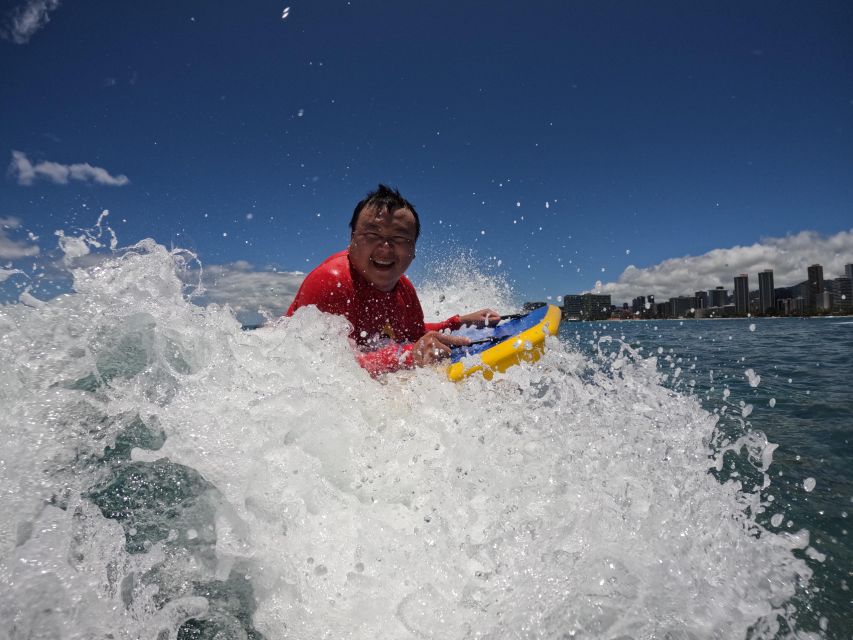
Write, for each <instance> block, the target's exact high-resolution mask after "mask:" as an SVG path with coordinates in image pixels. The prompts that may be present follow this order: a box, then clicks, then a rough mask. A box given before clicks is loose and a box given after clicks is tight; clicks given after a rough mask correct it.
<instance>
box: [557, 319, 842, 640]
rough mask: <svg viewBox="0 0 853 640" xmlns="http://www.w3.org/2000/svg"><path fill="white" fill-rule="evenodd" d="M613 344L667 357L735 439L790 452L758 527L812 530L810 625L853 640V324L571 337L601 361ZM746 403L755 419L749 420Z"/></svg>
mask: <svg viewBox="0 0 853 640" xmlns="http://www.w3.org/2000/svg"><path fill="white" fill-rule="evenodd" d="M602 336H612V337H617V338H619V339H620V340H623V341H625V342H628V343H630V344H631V345H633V346H634V347H636V348H639V349H641V353H644V354H645V355H656V356H658V358H659V359H660V360H659V367H660V369H661V371H663V372H669V374H670V376H671V377H670V379H669V380H668V381H667V382H666V384H667V385H668V386H669V387H671V388H674V389H677V390H679V392H682V393H689V394H693V395H695V396H696V397H698V398H699V399H700V400H701V401H702V404H703V406H704V407H705V408H706V409H707V410H709V411H712V412H714V413H715V414H717V415H721V418H722V419H721V423H720V425H719V426H720V429H721V432H722V433H723V434H726V435H728V436H730V437H737V436H738V435H739V434H743V433H745V432H747V431H749V430H753V429H754V430H758V431H761V432H763V433H764V434H766V436H767V438H768V440H770V441H771V442H773V443H775V444H777V445H778V448H777V449H776V450H775V451H774V454H773V467H772V469H773V472H772V473H771V478H772V483H771V485H770V486H769V487H768V488H767V489H766V490H764V491H763V492H762V495H763V496H766V499H767V500H770V501H771V502H770V504H768V505H767V507H766V509H765V511H764V512H763V513H761V514H760V515H759V516H758V518H757V520H758V521H759V522H761V523H762V524H764V525H765V526H766V527H768V528H769V529H770V530H784V529H792V530H796V529H799V528H805V529H808V530H809V531H810V532H811V534H812V543H813V546H814V548H815V549H816V550H817V551H818V552H819V553H818V554H811V555H806V554H802V557H803V558H804V559H805V561H806V562H807V563H808V564H809V566H810V567H811V568H812V569H813V570H814V582H813V585H812V587H811V588H810V589H809V590H808V591H809V594H808V597H806V598H804V600H805V602H806V607H805V610H806V611H808V612H809V613H808V615H801V618H800V621H801V622H804V621H805V620H806V618H809V619H810V622H811V623H812V624H817V625H818V626H819V623H820V619H821V618H825V619H826V621H827V622H828V623H829V624H828V628H829V629H830V630H831V631H830V633H829V635H828V637H833V638H847V637H851V636H850V629H851V624H853V623H851V621H852V620H853V593H851V591H850V586H851V582H853V580H851V577H853V541H851V538H850V534H849V529H850V523H851V518H850V514H851V513H853V318H849V317H837V318H790V319H788V318H774V319H762V318H755V319H731V320H693V321H691V320H685V321H681V320H664V321H660V320H649V321H631V322H609V323H608V322H601V323H568V324H565V325H563V327H562V332H561V337H562V338H563V339H564V340H566V341H567V342H568V343H570V344H574V345H576V346H577V347H578V348H579V349H581V350H582V351H584V352H585V353H589V354H591V355H595V356H598V355H599V354H600V352H601V351H602V350H603V351H604V353H608V352H612V348H608V347H609V345H608V344H607V343H606V342H605V343H602V342H601V341H600V339H601V337H602ZM678 369H680V370H681V373H680V375H678V377H674V376H673V373H674V372H675V371H676V370H678ZM748 370H752V372H753V375H751V376H750V375H749V374H747V371H748ZM755 376H760V381H759V380H757V379H756V378H755ZM750 378H751V379H752V381H753V384H755V386H752V384H750ZM727 392H728V393H727ZM746 405H749V406H750V407H751V412H749V411H748V412H747V413H748V415H747V416H746V417H743V414H744V413H745V412H744V408H745V406H746ZM808 479H813V481H814V488H813V489H811V490H810V491H806V490H805V489H804V483H805V482H806V481H807V480H808ZM809 484H811V482H810V483H809ZM777 514H781V516H782V517H781V518H780V517H779V516H778V515H777ZM774 515H776V518H775V520H773V522H775V523H778V524H777V525H774V524H773V523H771V520H772V518H773V516H774ZM798 553H799V552H798Z"/></svg>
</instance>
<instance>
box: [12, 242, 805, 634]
mask: <svg viewBox="0 0 853 640" xmlns="http://www.w3.org/2000/svg"><path fill="white" fill-rule="evenodd" d="M60 244H61V248H62V249H63V250H64V252H65V258H66V263H67V268H68V270H69V271H70V272H71V274H72V275H73V283H74V284H73V291H72V292H71V293H68V294H64V295H61V296H58V297H56V298H54V299H51V300H48V301H38V300H36V299H35V298H34V297H33V296H32V295H29V294H28V295H27V296H24V297H22V299H21V300H22V301H21V302H19V303H16V304H9V305H4V306H2V307H0V407H2V412H0V434H2V436H3V440H4V442H3V447H2V453H0V621H2V624H0V638H4V639H6V638H8V639H18V638H69V639H71V638H74V639H77V638H80V639H83V638H128V639H129V638H151V639H152V640H155V639H156V640H167V639H170V638H255V639H257V638H268V639H270V640H272V639H278V638H300V639H306V640H308V639H318V638H353V639H360V638H364V639H367V638H388V639H398V638H400V639H405V638H441V639H454V638H460V639H462V638H495V639H497V638H604V639H609V640H617V639H622V640H627V639H629V638H630V639H635V640H639V639H642V638H696V639H698V638H721V639H722V638H726V639H728V638H750V639H753V638H782V637H799V638H811V637H820V636H819V635H817V634H815V633H807V632H803V631H802V630H798V628H797V615H798V606H799V605H798V604H797V603H798V602H800V600H799V599H798V598H800V596H802V594H803V593H804V592H807V590H808V588H809V584H810V580H811V578H812V574H811V570H810V569H809V568H808V566H807V565H806V563H805V561H804V560H803V559H802V558H801V556H802V554H803V552H809V550H810V547H809V532H808V531H807V530H800V531H792V532H776V531H771V530H768V529H766V528H765V527H763V526H762V525H761V524H760V523H759V522H758V521H757V516H758V515H759V514H761V513H763V512H764V511H765V510H766V509H767V508H768V502H767V500H766V499H765V497H764V493H763V492H764V491H765V490H766V489H767V487H768V486H770V483H771V482H772V465H773V450H774V448H775V445H774V444H773V443H770V442H768V441H767V439H766V437H765V436H764V435H763V434H762V433H760V432H757V431H750V430H747V431H746V432H745V433H743V434H742V435H740V436H739V437H736V438H735V437H731V438H728V437H725V436H724V434H722V433H721V432H720V430H719V428H718V427H719V425H718V420H719V416H717V415H714V414H712V413H710V412H708V411H706V410H705V409H703V408H702V407H701V405H700V403H699V401H698V400H697V399H696V398H695V397H693V396H692V395H691V394H690V393H689V392H688V391H686V390H685V391H684V392H677V391H674V390H673V389H672V388H671V387H670V386H667V385H666V384H665V381H664V379H663V377H664V374H662V373H661V370H660V369H659V367H658V366H657V359H656V358H657V355H656V354H651V355H646V354H641V353H639V352H637V351H636V350H634V349H632V347H631V346H630V345H628V344H619V345H618V346H617V347H616V348H614V347H613V344H612V340H611V339H610V338H609V337H606V338H602V340H606V341H607V342H608V349H607V350H606V351H602V352H601V353H600V357H590V356H589V355H584V354H582V353H581V352H579V351H578V350H577V349H576V348H574V347H572V346H571V344H570V343H569V341H568V340H564V339H558V338H549V341H548V349H547V352H546V354H545V355H544V357H543V358H542V359H541V360H540V361H539V362H537V363H535V364H532V365H530V364H526V365H523V366H517V367H514V368H512V369H510V370H509V371H508V372H507V373H506V374H503V375H497V376H495V379H494V380H492V381H491V382H486V381H484V380H482V379H481V378H472V379H469V380H467V381H464V382H462V383H459V384H453V383H450V382H448V381H447V380H446V379H445V376H444V372H443V371H442V370H441V369H429V368H427V369H418V370H414V371H405V372H400V373H397V374H392V375H388V376H385V377H383V378H380V379H372V378H371V377H370V376H369V375H368V374H367V373H366V372H365V371H363V370H362V369H360V368H359V367H358V365H357V364H356V362H355V360H354V358H353V355H352V349H351V346H350V344H349V341H348V338H347V333H348V327H347V323H346V321H345V320H343V319H342V318H338V317H332V316H328V315H325V314H322V313H320V312H318V311H316V309H313V308H306V309H301V310H299V312H297V313H296V314H295V315H294V316H293V317H292V318H281V319H275V320H273V321H272V322H270V323H269V324H268V325H267V326H265V327H263V328H261V329H258V330H254V331H244V330H243V329H242V328H241V325H240V323H239V322H238V321H237V319H236V318H235V316H234V313H233V312H232V311H231V310H230V309H229V308H228V307H223V306H216V305H211V306H207V307H201V306H198V305H196V304H194V303H193V296H194V294H197V293H198V288H197V287H195V286H193V285H189V286H188V284H187V283H188V282H192V280H193V275H192V274H193V272H194V271H193V270H194V269H197V265H196V264H195V261H194V258H193V256H191V254H188V253H187V252H185V251H182V250H169V249H167V248H165V247H163V246H161V245H158V244H156V243H155V242H154V241H152V240H145V241H142V242H140V243H137V244H135V245H133V246H130V247H125V248H119V247H117V245H116V243H115V242H114V238H113V241H112V242H109V243H104V242H100V244H97V243H96V241H95V240H94V239H93V237H92V236H87V235H84V236H80V237H66V236H60ZM108 244H109V245H111V248H108V247H107V246H106V245H108ZM94 249H98V250H100V251H102V252H104V251H105V254H102V259H99V260H88V261H80V260H79V259H80V258H81V257H89V258H91V257H92V256H91V254H90V251H91V250H94ZM81 262H82V264H81ZM445 268H452V266H451V267H445ZM468 268H469V266H466V267H465V269H463V270H462V271H463V272H464V271H465V270H466V269H468ZM443 282H444V284H442V280H437V281H434V282H433V283H431V284H430V283H427V284H426V285H424V286H423V287H421V289H420V293H421V296H422V300H423V303H424V304H423V306H424V309H425V311H426V313H427V316H428V319H436V318H442V317H447V316H449V315H452V314H453V313H457V312H459V311H461V310H467V309H471V308H479V307H481V306H492V307H495V306H497V307H499V308H500V309H501V310H502V311H504V310H506V311H511V310H513V307H514V306H517V305H516V304H515V302H514V300H513V299H512V294H511V292H510V291H507V290H505V289H504V288H502V287H501V286H498V285H496V284H495V282H494V281H492V280H491V279H490V278H488V277H486V276H483V275H482V274H479V273H476V272H473V273H467V276H466V277H464V278H461V279H460V278H454V279H453V280H444V281H443ZM446 282H453V284H452V285H449V286H448V285H447V284H446ZM463 303H464V304H463ZM734 469H738V470H739V471H733V470H734ZM744 469H747V470H749V473H745V472H744V471H743V470H744Z"/></svg>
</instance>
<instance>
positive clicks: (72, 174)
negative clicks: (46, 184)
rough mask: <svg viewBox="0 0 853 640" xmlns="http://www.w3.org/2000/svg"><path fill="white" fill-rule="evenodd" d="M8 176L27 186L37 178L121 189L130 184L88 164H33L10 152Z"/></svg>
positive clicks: (19, 153)
mask: <svg viewBox="0 0 853 640" xmlns="http://www.w3.org/2000/svg"><path fill="white" fill-rule="evenodd" d="M9 175H10V176H12V177H13V178H15V179H17V181H18V184H20V185H24V186H29V185H31V184H33V183H34V182H35V181H36V179H37V178H44V179H45V180H48V181H50V182H53V183H55V184H68V181H69V180H79V181H81V182H94V183H96V184H104V185H108V186H112V187H123V186H124V185H126V184H129V183H130V180H128V178H127V176H125V175H118V176H113V175H110V173H109V172H108V171H107V170H106V169H102V168H101V167H93V166H92V165H90V164H89V163H88V162H82V163H77V164H60V163H58V162H39V163H38V164H35V165H34V164H33V163H32V162H30V159H29V158H27V155H26V154H25V153H23V152H21V151H12V161H11V162H10V163H9Z"/></svg>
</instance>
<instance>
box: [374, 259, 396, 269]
mask: <svg viewBox="0 0 853 640" xmlns="http://www.w3.org/2000/svg"><path fill="white" fill-rule="evenodd" d="M370 263H371V264H372V265H373V266H374V267H376V269H378V270H379V271H390V270H391V269H392V268H393V267H394V261H393V260H377V259H376V258H371V259H370Z"/></svg>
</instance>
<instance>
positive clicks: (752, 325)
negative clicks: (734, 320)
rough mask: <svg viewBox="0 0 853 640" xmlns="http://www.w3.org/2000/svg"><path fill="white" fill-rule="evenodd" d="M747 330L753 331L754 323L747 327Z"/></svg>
mask: <svg viewBox="0 0 853 640" xmlns="http://www.w3.org/2000/svg"><path fill="white" fill-rule="evenodd" d="M749 330H750V331H755V323H753V324H751V325H749Z"/></svg>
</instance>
